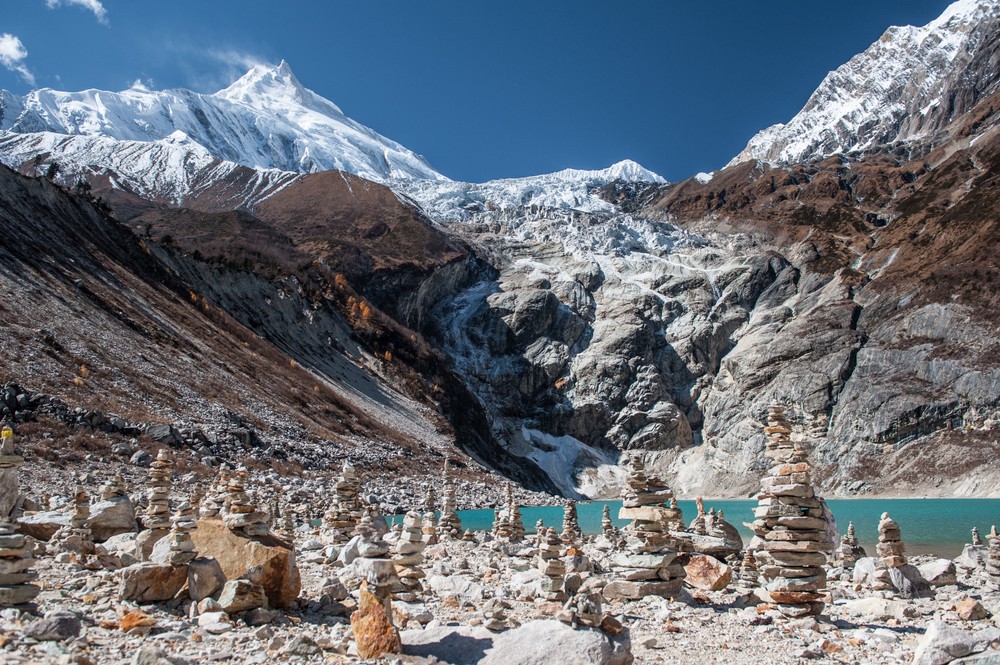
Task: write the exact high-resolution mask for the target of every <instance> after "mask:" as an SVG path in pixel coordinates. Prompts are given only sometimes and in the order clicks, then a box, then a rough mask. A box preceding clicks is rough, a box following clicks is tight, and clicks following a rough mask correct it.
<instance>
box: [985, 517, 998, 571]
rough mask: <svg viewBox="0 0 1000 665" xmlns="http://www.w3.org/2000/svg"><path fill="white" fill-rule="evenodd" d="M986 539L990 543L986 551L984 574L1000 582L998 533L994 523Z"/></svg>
mask: <svg viewBox="0 0 1000 665" xmlns="http://www.w3.org/2000/svg"><path fill="white" fill-rule="evenodd" d="M986 540H987V541H989V543H990V546H989V549H988V550H987V551H986V574H987V575H989V576H990V577H992V578H993V579H994V580H996V581H998V582H1000V533H997V527H996V525H995V524H994V525H993V528H992V529H990V532H989V534H988V535H987V536H986Z"/></svg>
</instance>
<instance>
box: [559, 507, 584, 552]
mask: <svg viewBox="0 0 1000 665" xmlns="http://www.w3.org/2000/svg"><path fill="white" fill-rule="evenodd" d="M559 538H560V539H561V540H562V542H563V545H564V546H566V547H579V546H580V541H582V540H583V531H582V530H581V529H580V519H579V517H578V516H577V512H576V501H573V500H569V501H567V502H566V505H565V506H564V507H563V523H562V533H561V534H559Z"/></svg>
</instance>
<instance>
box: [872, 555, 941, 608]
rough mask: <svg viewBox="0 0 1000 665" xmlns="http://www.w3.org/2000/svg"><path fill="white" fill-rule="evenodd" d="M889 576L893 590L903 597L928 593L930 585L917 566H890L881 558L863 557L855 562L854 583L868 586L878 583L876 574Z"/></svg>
mask: <svg viewBox="0 0 1000 665" xmlns="http://www.w3.org/2000/svg"><path fill="white" fill-rule="evenodd" d="M879 575H885V576H887V577H888V580H889V585H890V586H891V591H893V592H895V593H896V594H898V595H899V596H902V597H903V598H919V597H921V596H925V595H927V593H928V591H929V590H930V585H929V584H928V583H927V580H925V579H924V578H923V577H921V576H920V571H919V570H917V568H916V566H913V565H910V564H907V565H905V566H901V567H900V568H889V567H888V566H886V565H885V564H884V563H882V561H881V559H877V558H875V557H862V558H860V559H858V560H857V562H856V563H855V564H854V583H855V584H862V585H865V586H868V587H873V586H875V585H876V576H879Z"/></svg>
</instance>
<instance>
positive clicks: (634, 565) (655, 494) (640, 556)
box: [605, 455, 685, 599]
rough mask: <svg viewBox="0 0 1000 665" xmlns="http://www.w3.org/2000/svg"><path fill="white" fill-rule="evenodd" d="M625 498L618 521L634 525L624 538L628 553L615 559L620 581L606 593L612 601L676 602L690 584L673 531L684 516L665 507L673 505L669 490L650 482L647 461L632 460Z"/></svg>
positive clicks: (627, 530)
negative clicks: (654, 599)
mask: <svg viewBox="0 0 1000 665" xmlns="http://www.w3.org/2000/svg"><path fill="white" fill-rule="evenodd" d="M625 487H626V490H625V495H624V497H623V498H622V508H621V510H620V511H619V512H618V518H619V519H623V520H631V523H630V524H629V525H627V526H626V527H625V528H624V529H622V532H623V533H624V535H625V547H626V549H627V550H628V552H627V553H622V554H618V555H616V556H615V558H614V560H613V561H614V565H615V574H616V576H618V577H621V578H622V579H623V580H624V582H619V581H614V582H612V583H611V584H609V585H608V587H610V589H608V588H606V593H605V597H606V598H608V599H611V598H612V597H615V598H628V599H639V598H644V597H646V596H664V597H672V596H676V595H677V594H678V593H679V592H680V590H681V585H682V584H683V580H684V575H685V573H684V567H683V566H681V565H680V564H679V563H676V562H675V558H676V556H677V550H678V548H679V546H680V542H679V541H678V540H677V538H676V537H675V536H673V535H672V534H671V533H670V531H671V530H672V529H671V528H672V527H676V526H678V520H681V519H683V516H682V515H681V513H680V510H678V509H675V508H670V507H668V506H666V505H663V504H664V502H666V501H670V500H671V499H673V492H672V491H671V490H670V488H669V487H667V486H665V485H663V484H661V483H659V482H658V481H656V480H654V479H651V478H647V476H646V472H645V466H644V464H643V461H642V457H640V456H638V455H635V456H633V457H632V458H631V460H630V470H629V475H628V478H627V479H626V484H625ZM680 526H681V527H682V528H683V524H680Z"/></svg>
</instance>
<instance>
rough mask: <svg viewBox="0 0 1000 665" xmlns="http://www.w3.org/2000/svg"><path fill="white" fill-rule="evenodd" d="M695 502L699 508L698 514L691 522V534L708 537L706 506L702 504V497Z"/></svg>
mask: <svg viewBox="0 0 1000 665" xmlns="http://www.w3.org/2000/svg"><path fill="white" fill-rule="evenodd" d="M694 502H695V505H696V506H697V507H698V514H697V515H695V518H694V519H693V520H692V521H691V526H690V529H691V532H692V533H695V534H697V535H699V536H706V535H708V520H707V516H706V514H705V504H704V502H702V499H701V497H700V496H699V497H696V498H695V500H694Z"/></svg>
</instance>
